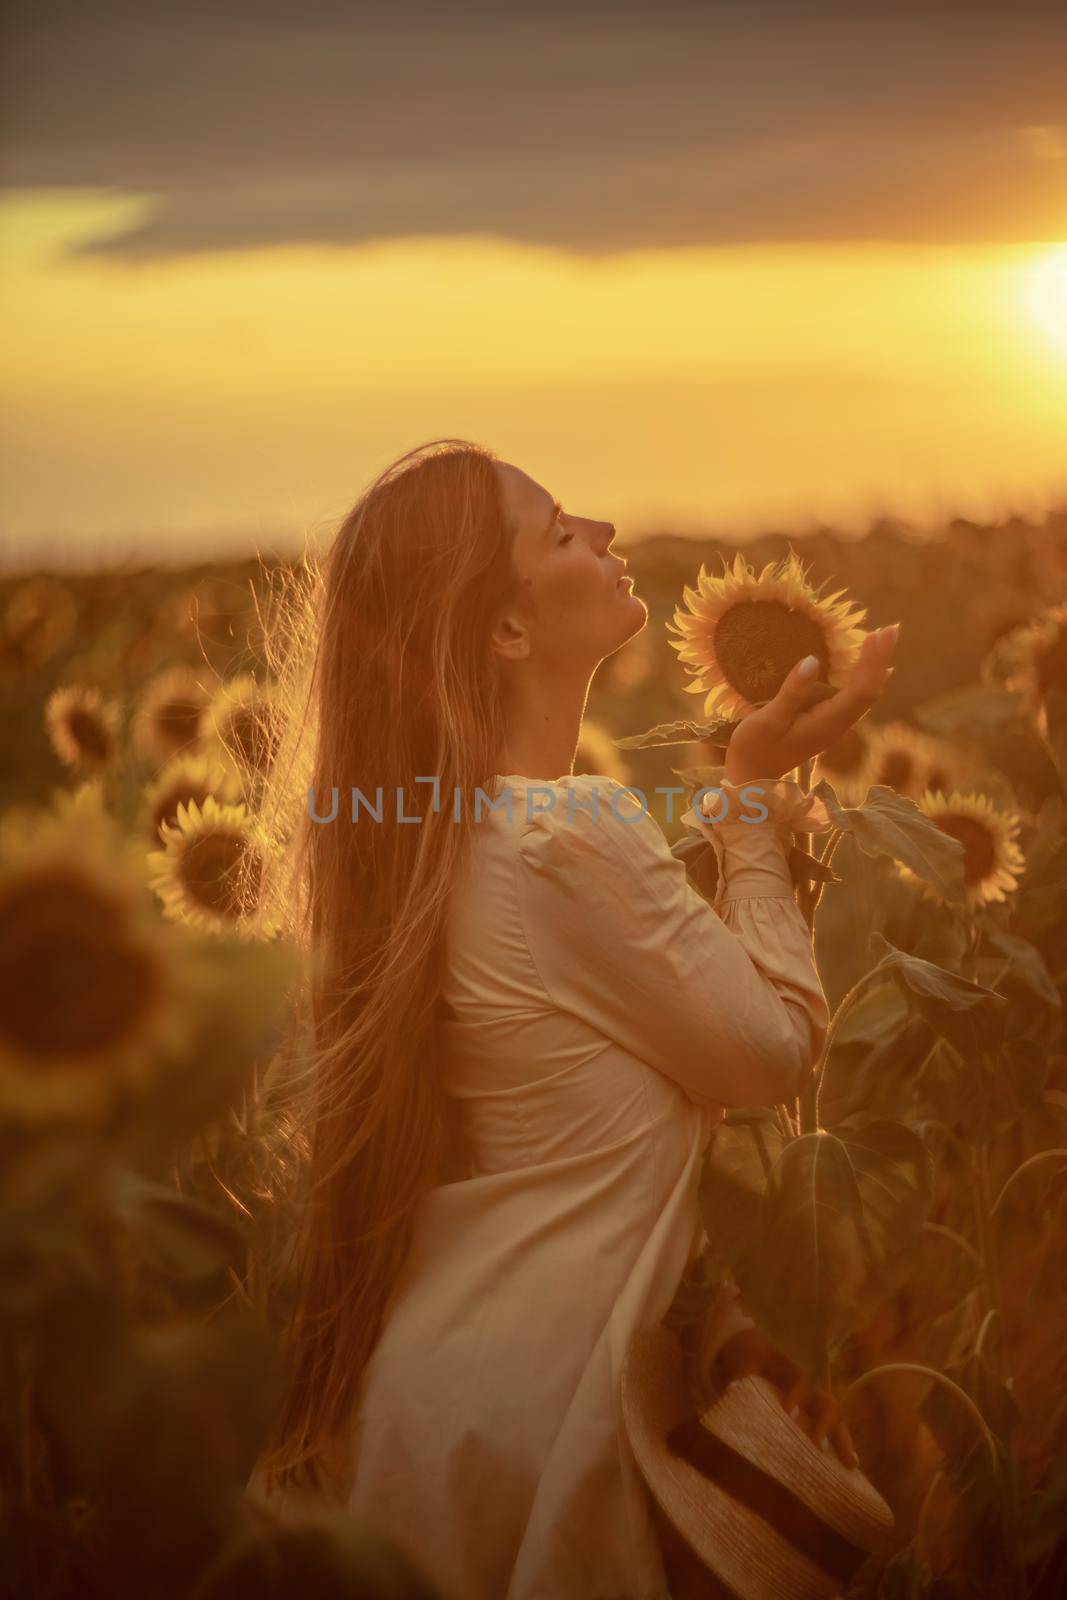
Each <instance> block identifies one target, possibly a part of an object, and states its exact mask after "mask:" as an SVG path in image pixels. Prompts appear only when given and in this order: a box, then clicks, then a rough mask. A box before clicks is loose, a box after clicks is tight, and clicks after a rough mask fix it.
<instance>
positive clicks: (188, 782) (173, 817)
mask: <svg viewBox="0 0 1067 1600" xmlns="http://www.w3.org/2000/svg"><path fill="white" fill-rule="evenodd" d="M211 796H214V798H215V799H216V800H217V801H219V803H220V804H222V805H227V804H230V803H232V802H234V801H237V800H240V798H241V792H240V786H239V784H238V783H237V782H236V780H235V778H234V776H233V774H232V773H230V772H227V771H226V770H225V769H224V768H223V766H222V765H221V763H219V762H218V761H214V760H212V759H210V758H209V757H208V756H203V755H193V756H175V757H174V759H173V761H169V762H168V763H167V765H166V766H165V767H164V768H163V771H162V772H160V773H159V774H158V776H157V777H156V778H154V779H153V781H152V782H151V783H150V784H149V786H148V788H147V789H146V790H145V807H146V811H147V828H148V832H149V834H150V835H151V837H152V838H153V839H158V838H159V830H160V828H161V827H163V825H164V824H166V825H167V826H168V827H171V828H173V827H174V826H175V825H176V824H177V821H178V807H179V806H180V805H184V806H187V805H189V804H190V803H191V802H193V801H195V802H196V804H197V805H198V806H202V805H203V804H204V802H205V801H206V800H207V799H209V798H210V797H211Z"/></svg>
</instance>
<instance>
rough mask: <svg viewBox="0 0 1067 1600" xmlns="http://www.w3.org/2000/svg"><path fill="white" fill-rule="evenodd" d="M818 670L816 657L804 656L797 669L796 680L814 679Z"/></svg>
mask: <svg viewBox="0 0 1067 1600" xmlns="http://www.w3.org/2000/svg"><path fill="white" fill-rule="evenodd" d="M818 670H819V658H818V656H805V657H804V659H803V661H802V662H801V663H800V665H799V667H798V668H797V677H798V678H814V676H815V674H816V673H817V672H818Z"/></svg>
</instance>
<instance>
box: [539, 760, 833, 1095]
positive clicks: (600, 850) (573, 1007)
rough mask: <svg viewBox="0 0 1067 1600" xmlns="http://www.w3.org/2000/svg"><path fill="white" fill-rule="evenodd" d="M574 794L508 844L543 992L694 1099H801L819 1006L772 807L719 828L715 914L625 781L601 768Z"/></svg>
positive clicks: (821, 1031) (783, 836)
mask: <svg viewBox="0 0 1067 1600" xmlns="http://www.w3.org/2000/svg"><path fill="white" fill-rule="evenodd" d="M571 789H572V790H573V791H574V795H573V803H571V802H568V804H567V806H566V807H565V808H563V807H559V808H556V809H554V810H552V811H548V812H541V813H538V814H537V815H535V816H534V817H533V818H532V819H530V820H528V822H527V824H526V828H525V831H524V834H523V837H522V838H521V840H520V842H519V845H518V851H517V864H516V871H517V877H518V901H519V906H520V910H521V915H522V920H523V927H524V933H525V937H526V940H527V944H528V947H529V950H530V954H531V957H532V960H533V962H534V966H535V967H536V969H537V972H538V975H539V977H540V980H541V983H542V985H543V986H544V988H545V990H546V992H547V994H548V995H549V996H550V997H551V998H552V1000H553V1001H554V1003H555V1004H557V1005H558V1006H559V1007H560V1008H561V1009H563V1010H567V1011H570V1012H572V1013H574V1014H576V1015H578V1016H580V1017H582V1018H584V1019H585V1020H586V1021H587V1022H589V1023H590V1024H591V1025H592V1026H593V1027H594V1028H596V1029H597V1030H598V1031H600V1032H601V1033H603V1034H604V1035H605V1036H606V1037H608V1038H610V1039H612V1040H614V1041H615V1042H616V1043H617V1044H619V1045H621V1046H622V1047H623V1048H624V1049H626V1050H628V1051H629V1052H630V1053H631V1054H633V1055H635V1056H637V1057H638V1058H639V1059H641V1060H643V1061H645V1062H646V1063H647V1064H648V1065H650V1066H652V1067H655V1068H656V1069H657V1070H658V1071H660V1072H662V1073H664V1074H665V1075H666V1076H667V1077H669V1078H672V1079H673V1080H674V1081H675V1082H677V1083H678V1084H679V1085H680V1086H681V1087H682V1089H683V1090H684V1091H685V1093H686V1094H687V1095H688V1096H689V1098H690V1099H691V1100H692V1101H693V1102H694V1103H696V1104H698V1105H713V1106H719V1105H727V1106H731V1105H733V1106H736V1105H765V1104H773V1103H775V1102H777V1101H780V1100H783V1099H787V1098H789V1097H791V1096H792V1095H795V1094H796V1093H797V1092H798V1089H799V1087H800V1083H801V1080H802V1078H803V1075H804V1073H805V1071H806V1070H807V1069H808V1068H809V1067H810V1066H811V1063H812V1061H813V1060H814V1059H815V1057H816V1055H817V1053H818V1050H819V1048H820V1046H821V1043H822V1040H823V1037H824V1035H825V1030H826V1026H827V1021H828V1015H827V1007H826V1001H825V997H824V995H823V992H822V987H821V985H820V983H819V979H818V976H817V974H816V971H815V967H814V961H813V956H812V950H811V940H810V936H809V934H808V930H807V928H806V926H805V923H804V919H803V917H802V916H801V914H800V912H799V910H798V908H797V906H796V903H795V901H794V899H793V885H792V880H791V878H790V875H789V868H788V862H787V849H788V839H789V828H788V826H786V825H785V824H784V823H782V822H781V821H780V820H778V817H777V816H776V815H775V811H774V810H773V809H771V814H770V815H769V817H768V819H767V821H766V822H753V821H751V820H747V821H746V820H744V817H743V816H742V815H741V813H740V811H738V814H737V815H736V816H731V817H729V818H728V819H727V820H725V821H724V822H721V823H718V824H716V825H715V837H716V850H717V852H720V878H721V880H722V883H723V886H724V887H723V889H722V892H721V893H720V899H719V903H718V904H717V906H716V907H715V908H713V907H712V906H710V905H709V904H708V903H707V901H706V900H704V899H703V898H702V897H701V895H699V894H698V893H697V891H696V890H695V889H694V888H693V887H692V885H691V884H690V883H689V880H688V877H687V875H686V871H685V867H684V865H683V864H682V862H680V861H679V860H677V859H676V858H675V857H674V856H673V855H672V854H671V852H670V849H669V847H668V845H667V841H666V839H665V838H664V836H663V833H662V830H661V829H660V827H659V825H658V823H657V822H656V821H655V819H654V818H653V817H651V816H650V815H649V814H648V813H647V811H645V810H644V808H643V807H642V806H641V805H640V803H639V802H638V801H637V800H636V799H635V798H634V796H633V795H632V794H631V793H630V792H629V791H628V790H626V789H624V788H623V787H622V786H621V785H619V784H618V783H615V782H614V781H613V780H610V779H607V778H605V777H599V776H598V777H596V778H588V777H583V778H576V779H574V780H572V782H571ZM593 789H595V790H596V795H595V799H594V797H593V795H592V790H593ZM591 802H592V803H593V804H595V808H596V814H595V816H594V815H593V813H592V811H591V809H590V805H591ZM564 810H565V812H566V814H564ZM703 826H705V827H710V826H711V825H710V824H703ZM723 869H725V870H723Z"/></svg>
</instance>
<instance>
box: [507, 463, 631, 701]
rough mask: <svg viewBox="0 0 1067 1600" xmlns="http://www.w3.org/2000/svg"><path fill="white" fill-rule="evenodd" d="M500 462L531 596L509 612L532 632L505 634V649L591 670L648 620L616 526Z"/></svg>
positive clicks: (522, 578)
mask: <svg viewBox="0 0 1067 1600" xmlns="http://www.w3.org/2000/svg"><path fill="white" fill-rule="evenodd" d="M494 465H495V470H496V472H497V474H498V476H499V478H500V480H501V484H502V487H503V491H504V499H505V504H506V507H507V510H508V513H509V515H510V518H511V523H512V527H513V528H514V530H515V533H514V546H513V563H514V566H515V571H516V573H517V574H518V578H519V583H520V586H521V590H522V596H523V599H522V603H521V612H519V613H508V616H509V617H510V618H512V619H513V623H514V624H517V625H518V626H519V628H520V629H522V628H524V629H525V632H526V638H525V640H523V639H521V638H520V637H519V636H518V635H515V636H514V637H512V635H511V633H510V632H505V633H504V634H503V637H504V638H506V639H508V638H510V639H512V648H510V649H507V650H505V651H504V653H505V654H510V655H516V656H523V655H528V656H530V657H534V658H536V659H537V660H539V661H540V662H542V663H551V664H553V665H563V664H569V663H574V664H576V665H578V666H580V667H581V668H582V669H583V670H584V669H586V668H588V669H589V670H590V671H591V670H592V669H593V668H595V667H596V665H597V663H598V662H600V661H603V659H604V657H605V656H609V655H611V654H612V653H613V651H615V650H618V649H619V647H620V645H623V644H625V642H626V640H627V639H630V638H632V637H633V635H634V634H635V633H639V632H640V630H641V629H642V628H643V627H644V625H645V622H646V620H647V618H648V607H647V606H646V605H645V603H644V601H643V600H640V599H638V597H637V595H635V594H634V593H633V580H632V579H630V578H628V577H624V576H623V575H624V572H625V569H626V562H625V561H624V560H623V559H622V558H621V557H620V556H617V555H613V554H612V553H611V549H610V546H611V542H612V540H613V539H614V538H615V528H614V525H613V524H612V523H610V522H594V521H593V519H592V518H591V517H579V516H576V515H575V514H574V513H573V512H571V511H568V510H567V509H566V508H565V507H563V506H561V505H560V504H559V502H558V501H557V500H556V498H555V496H554V495H552V494H550V492H549V491H548V490H547V489H543V488H542V487H541V485H540V484H539V483H535V482H534V480H533V479H532V478H530V477H528V476H527V475H526V473H525V472H522V471H520V469H519V468H518V467H513V466H510V465H509V464H508V463H506V462H496V463H495V464H494ZM496 637H497V639H498V640H499V639H500V638H501V634H500V633H498V635H497V636H496ZM498 647H499V644H498Z"/></svg>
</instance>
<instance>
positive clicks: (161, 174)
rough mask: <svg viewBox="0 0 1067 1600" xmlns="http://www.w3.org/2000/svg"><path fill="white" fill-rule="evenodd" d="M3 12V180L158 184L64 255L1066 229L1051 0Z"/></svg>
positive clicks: (1062, 113)
mask: <svg viewBox="0 0 1067 1600" xmlns="http://www.w3.org/2000/svg"><path fill="white" fill-rule="evenodd" d="M5 31H6V37H5V39H4V42H3V60H4V66H3V73H4V79H5V81H4V82H3V84H2V86H0V87H2V96H3V102H4V105H5V107H6V110H5V112H4V123H3V126H2V128H0V184H2V185H3V186H5V187H7V188H9V189H18V188H26V187H34V188H37V187H42V186H44V187H47V186H52V185H56V186H63V187H70V186H81V185H84V186H86V187H92V188H94V189H100V188H102V187H103V188H114V189H117V190H119V191H122V192H129V193H136V194H146V195H151V196H154V197H156V203H155V208H154V210H152V211H151V212H150V213H149V214H148V215H147V216H146V217H145V218H144V219H143V220H142V221H141V222H139V223H137V224H134V225H133V226H131V227H130V228H129V229H127V230H126V231H125V232H123V233H121V234H117V235H114V236H112V237H109V238H103V239H98V240H94V241H89V242H88V243H84V244H80V245H78V246H76V247H74V248H75V249H76V250H77V252H78V253H82V254H85V253H88V254H94V255H97V256H106V257H109V258H112V259H115V260H130V261H135V260H145V259H153V258H160V257H168V256H179V255H186V254H190V253H195V252H199V251H205V250H218V249H242V248H252V247H256V246H260V245H272V244H287V243H301V244H323V245H350V244H357V243H363V242H367V241H370V240H375V239H381V238H388V237H398V236H404V235H417V234H428V233H434V234H440V233H443V234H458V233H482V234H496V235H501V236H503V237H506V238H511V239H517V240H523V241H528V242H536V243H543V244H549V245H556V246H563V247H567V248H572V249H576V250H581V251H604V250H620V249H627V248H633V247H639V246H648V245H668V244H670V245H675V244H685V243H708V242H750V241H751V242H755V241H768V240H790V241H796V240H803V239H811V240H827V239H850V238H851V239H856V238H866V239H895V240H901V241H908V240H916V239H936V240H972V239H974V240H978V239H1013V238H1014V239H1019V238H1026V239H1040V238H1049V239H1052V238H1057V237H1062V236H1063V234H1064V231H1065V229H1067V199H1065V191H1067V154H1064V153H1062V152H1064V151H1067V76H1065V74H1064V73H1063V70H1062V64H1063V60H1064V55H1065V52H1067V8H1054V7H1052V6H1045V5H1043V4H1037V5H1030V6H1027V5H1025V4H1024V5H1023V6H1022V7H1020V8H1017V9H1015V10H1013V11H1012V12H1011V13H1009V12H1008V11H1007V9H1006V8H1004V7H1002V6H1000V5H993V4H990V5H988V6H987V5H985V4H984V3H974V0H971V3H969V4H968V5H967V6H963V5H962V4H959V3H956V4H953V5H951V6H947V5H937V4H927V5H919V4H917V3H916V4H911V3H909V0H904V3H903V4H900V5H898V6H894V7H893V8H889V7H886V8H883V9H882V12H881V14H876V13H875V12H874V9H873V8H864V7H855V6H847V5H844V4H839V3H837V0H822V3H819V0H812V3H809V4H805V5H804V6H797V5H786V4H769V3H767V0H751V3H749V4H746V5H744V6H741V5H735V4H726V3H711V0H704V3H702V4H697V3H695V0H694V3H691V4H686V3H684V0H664V3H663V4H660V5H658V6H655V7H652V6H639V5H637V4H630V3H626V0H621V3H616V4H615V5H612V6H611V7H610V8H609V7H608V6H606V5H604V6H597V5H589V4H587V5H585V6H580V5H579V6H575V5H570V6H566V5H564V4H562V3H558V4H553V3H549V4H547V5H544V4H542V5H539V6H538V7H537V9H536V11H534V10H533V9H531V10H530V11H528V12H515V11H512V10H508V11H503V10H501V9H500V8H499V7H493V6H490V5H489V4H488V3H486V4H473V3H469V4H467V5H463V6H454V7H453V8H451V9H450V10H449V11H448V13H447V15H444V14H443V13H442V11H441V8H440V7H431V6H429V5H420V4H417V3H414V4H413V3H410V0H409V3H407V4H393V5H390V6H389V7H388V8H385V7H381V8H378V7H372V6H368V5H361V4H358V3H357V4H347V5H342V4H334V5H328V4H325V3H323V0H314V3H309V4H306V5H303V6H301V7H300V8H299V9H298V8H297V7H296V6H295V5H290V6H281V5H278V4H272V3H267V0H261V3H259V4H255V5H253V4H251V3H249V4H236V3H232V0H231V3H230V4H229V5H226V6H222V7H219V6H215V7H212V8H211V9H210V11H208V10H205V11H204V12H203V13H200V14H198V13H197V11H196V10H195V8H194V9H191V8H190V7H188V6H187V7H183V8H178V7H176V6H174V7H170V6H168V7H165V8H164V7H157V8H156V9H153V8H152V7H151V6H148V5H146V4H141V5H132V4H125V3H122V0H110V3H105V4H97V5H94V6H92V7H88V8H82V7H79V6H74V5H71V4H49V3H48V0H38V3H36V4H32V5H31V4H28V3H27V0H14V4H13V5H11V4H9V6H8V9H7V13H6V23H5ZM1035 129H1036V130H1039V131H1040V134H1041V136H1040V138H1038V137H1036V136H1035Z"/></svg>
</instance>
